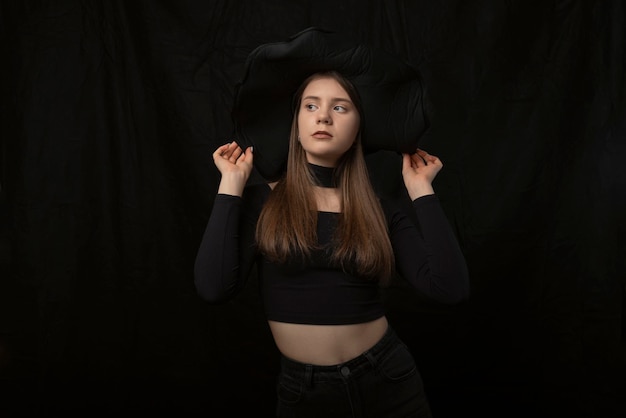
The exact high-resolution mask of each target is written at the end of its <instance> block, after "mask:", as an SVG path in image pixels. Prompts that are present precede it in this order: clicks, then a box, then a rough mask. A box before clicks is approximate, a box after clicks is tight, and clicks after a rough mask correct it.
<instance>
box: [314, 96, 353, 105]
mask: <svg viewBox="0 0 626 418" xmlns="http://www.w3.org/2000/svg"><path fill="white" fill-rule="evenodd" d="M302 100H321V99H320V98H319V97H317V96H306V97H303V98H302ZM330 101H331V102H347V103H352V100H350V99H346V98H344V97H333V98H331V99H330Z"/></svg>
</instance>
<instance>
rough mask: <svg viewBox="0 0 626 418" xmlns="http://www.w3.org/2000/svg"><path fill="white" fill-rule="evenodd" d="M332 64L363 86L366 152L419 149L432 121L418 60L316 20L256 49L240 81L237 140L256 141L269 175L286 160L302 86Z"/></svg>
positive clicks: (259, 163) (258, 163)
mask: <svg viewBox="0 0 626 418" xmlns="http://www.w3.org/2000/svg"><path fill="white" fill-rule="evenodd" d="M324 70H336V71H338V72H339V73H341V74H342V75H343V76H344V77H346V78H347V79H349V80H350V81H351V82H352V83H353V84H354V86H355V87H356V89H357V91H358V93H359V96H360V98H361V102H362V113H363V114H362V115H361V136H362V141H363V149H364V151H365V153H370V152H374V151H380V150H388V151H396V152H407V153H412V152H415V149H416V148H417V144H418V141H419V139H420V137H421V136H422V135H423V134H424V133H425V131H426V130H427V129H428V126H429V120H428V113H427V102H426V97H425V92H424V86H423V82H422V78H421V76H420V74H419V72H418V71H417V70H416V69H415V68H413V67H412V66H410V65H408V64H407V63H405V62H403V61H401V60H400V59H398V58H397V57H395V56H394V55H392V54H389V53H387V52H385V51H382V50H380V49H374V48H371V47H369V46H367V45H365V44H363V43H360V42H355V41H354V40H352V39H350V38H349V37H348V36H346V35H344V34H341V33H337V32H331V31H327V30H324V29H319V28H309V29H306V30H304V31H302V32H300V33H298V34H296V35H294V36H292V37H291V38H289V39H288V40H286V41H284V42H275V43H268V44H264V45H261V46H259V47H257V48H256V49H255V50H253V51H252V52H251V53H250V55H249V56H248V58H247V60H246V63H245V72H244V76H243V78H242V80H241V81H240V82H239V83H238V84H237V86H236V87H235V101H234V106H233V111H232V117H233V123H234V128H235V140H236V141H237V142H238V143H239V145H240V146H242V147H243V148H245V147H248V146H253V147H254V165H255V167H256V169H257V171H258V172H259V174H260V175H261V176H263V177H264V178H265V179H266V180H268V181H273V180H277V179H278V178H279V177H280V176H281V174H282V172H283V171H284V169H285V166H286V162H287V153H288V151H289V133H290V129H291V122H292V117H293V112H294V108H293V106H294V97H293V94H294V92H295V91H296V89H297V88H298V87H299V86H300V84H301V83H302V81H304V79H305V78H307V77H308V76H310V75H311V74H313V73H316V72H319V71H324Z"/></svg>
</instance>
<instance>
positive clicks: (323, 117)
mask: <svg viewBox="0 0 626 418" xmlns="http://www.w3.org/2000/svg"><path fill="white" fill-rule="evenodd" d="M317 123H321V124H324V125H330V124H331V123H332V120H331V118H330V116H329V115H328V113H326V112H320V113H319V114H318V116H317Z"/></svg>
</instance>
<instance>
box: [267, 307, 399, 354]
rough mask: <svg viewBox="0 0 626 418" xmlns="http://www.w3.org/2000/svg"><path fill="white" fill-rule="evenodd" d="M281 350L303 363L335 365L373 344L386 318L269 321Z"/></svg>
mask: <svg viewBox="0 0 626 418" xmlns="http://www.w3.org/2000/svg"><path fill="white" fill-rule="evenodd" d="M268 322H269V325H270V329H271V331H272V335H273V336H274V341H275V342H276V346H277V347H278V350H279V351H280V352H281V353H282V354H283V355H284V356H286V357H288V358H290V359H292V360H296V361H299V362H301V363H308V364H315V365H320V366H324V365H334V364H339V363H343V362H346V361H348V360H351V359H353V358H355V357H357V356H359V355H360V354H362V353H363V352H365V351H367V350H368V349H369V348H371V347H373V346H374V344H376V343H377V342H378V341H379V340H380V339H381V338H382V336H383V335H384V334H385V332H386V331H387V318H385V317H384V316H383V317H380V318H378V319H376V320H374V321H371V322H366V323H362V324H350V325H304V324H289V323H285V322H276V321H268Z"/></svg>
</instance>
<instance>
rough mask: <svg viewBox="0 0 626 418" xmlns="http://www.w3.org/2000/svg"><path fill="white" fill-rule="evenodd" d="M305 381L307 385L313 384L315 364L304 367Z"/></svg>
mask: <svg viewBox="0 0 626 418" xmlns="http://www.w3.org/2000/svg"><path fill="white" fill-rule="evenodd" d="M304 383H305V385H307V387H312V386H313V365H311V364H307V365H306V366H305V369H304Z"/></svg>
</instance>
